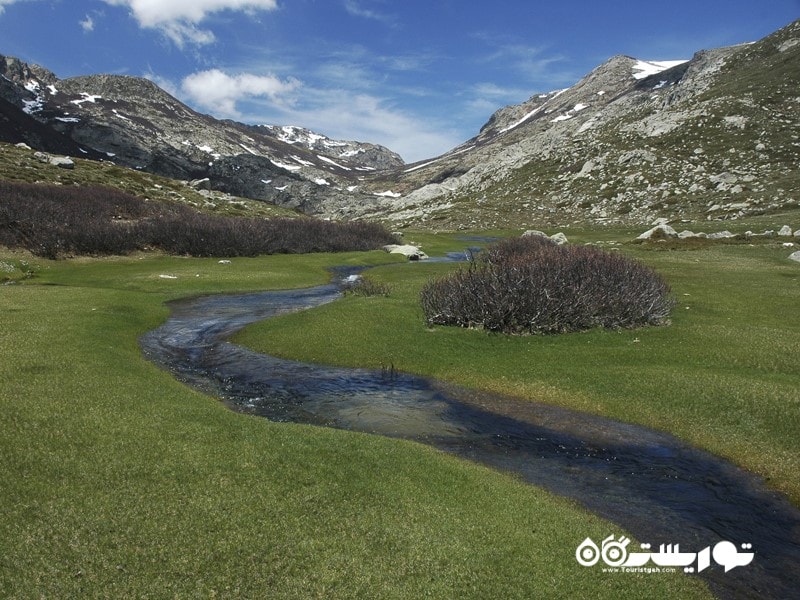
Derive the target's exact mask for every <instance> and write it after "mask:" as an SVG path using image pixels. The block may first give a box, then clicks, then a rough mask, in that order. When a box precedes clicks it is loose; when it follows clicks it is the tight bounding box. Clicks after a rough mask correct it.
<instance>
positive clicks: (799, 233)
mask: <svg viewBox="0 0 800 600" xmlns="http://www.w3.org/2000/svg"><path fill="white" fill-rule="evenodd" d="M794 237H800V229H798V230H797V231H795V232H794Z"/></svg>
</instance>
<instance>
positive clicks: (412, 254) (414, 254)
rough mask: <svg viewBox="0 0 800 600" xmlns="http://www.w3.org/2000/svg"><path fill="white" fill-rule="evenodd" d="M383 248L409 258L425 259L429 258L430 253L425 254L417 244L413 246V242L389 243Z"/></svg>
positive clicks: (390, 252)
mask: <svg viewBox="0 0 800 600" xmlns="http://www.w3.org/2000/svg"><path fill="white" fill-rule="evenodd" d="M383 249H384V250H385V251H386V252H388V253H389V254H402V255H403V256H405V257H406V258H408V260H425V259H426V258H428V255H427V254H425V253H424V252H423V251H422V250H420V249H419V248H417V247H416V246H412V245H411V244H404V245H399V244H389V245H387V246H384V247H383Z"/></svg>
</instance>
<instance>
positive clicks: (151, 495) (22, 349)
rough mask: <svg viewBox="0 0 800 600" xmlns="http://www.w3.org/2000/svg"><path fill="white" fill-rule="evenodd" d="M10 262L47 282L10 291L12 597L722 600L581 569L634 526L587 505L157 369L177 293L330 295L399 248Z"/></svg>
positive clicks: (2, 369) (6, 320)
mask: <svg viewBox="0 0 800 600" xmlns="http://www.w3.org/2000/svg"><path fill="white" fill-rule="evenodd" d="M0 260H2V261H3V262H5V263H7V264H14V265H20V264H22V263H23V262H24V263H25V264H26V265H28V266H27V268H28V269H29V270H30V271H31V272H32V274H33V277H32V278H28V279H25V280H23V281H21V282H20V283H18V284H14V285H7V286H3V287H2V288H0V314H2V315H3V318H2V321H3V324H2V327H0V356H2V357H3V358H2V360H0V382H2V385H0V448H1V449H2V452H0V481H2V482H3V484H2V485H0V506H1V507H2V510H0V596H2V597H4V598H40V597H48V598H102V597H114V598H150V597H152V598H164V597H170V598H173V597H178V598H189V597H198V598H213V597H222V598H398V599H402V598H409V599H412V598H413V599H416V598H421V597H426V598H476V599H478V598H480V599H482V598H492V597H503V598H534V597H548V598H556V597H562V598H580V597H583V598H586V597H592V598H609V599H611V598H614V599H618V598H619V599H626V598H628V599H633V598H641V597H642V596H648V597H656V598H667V597H669V598H706V597H708V595H707V593H706V592H705V591H704V585H703V583H702V581H700V580H698V579H695V578H690V577H685V576H682V575H677V574H676V575H658V576H652V575H647V574H636V573H619V574H615V575H614V576H603V575H601V574H599V573H598V571H597V570H595V569H586V568H583V567H580V566H579V565H578V564H577V563H576V561H575V556H574V553H575V548H576V547H577V546H578V545H579V544H580V543H581V542H582V541H583V540H584V539H585V538H586V537H587V536H589V537H592V538H593V539H602V538H603V537H604V536H606V535H609V534H610V533H615V534H617V533H622V531H620V530H619V528H618V527H616V526H614V525H612V524H610V523H608V522H605V521H602V520H600V519H598V518H597V517H595V516H593V515H589V514H587V513H586V512H585V511H583V510H581V509H579V508H577V507H576V506H575V505H574V504H573V503H571V502H568V501H565V500H563V499H560V498H556V497H553V496H551V495H549V494H547V493H544V492H542V491H541V490H538V489H536V488H533V487H531V486H527V485H524V484H522V483H521V482H519V481H517V480H515V479H514V478H512V477H508V476H506V475H503V474H501V473H497V472H493V471H491V470H489V469H486V468H483V467H480V466H476V465H472V464H469V463H467V462H465V461H461V460H457V459H455V458H453V457H450V456H447V455H446V454H443V453H441V452H437V451H435V450H433V449H431V448H428V447H425V446H422V445H419V444H414V443H409V442H404V441H401V440H396V439H389V438H382V437H377V436H370V435H363V434H358V433H350V432H345V431H337V430H333V429H325V428H320V427H310V426H300V425H294V424H289V423H271V422H269V421H266V420H264V419H260V418H255V417H249V416H244V415H240V414H236V413H233V412H232V411H230V410H229V409H227V408H226V407H225V406H224V404H222V403H221V402H219V401H218V400H216V399H214V398H209V397H207V396H203V395H202V394H199V393H196V392H194V391H192V390H191V389H189V388H188V387H186V386H184V385H183V384H181V383H180V382H178V381H176V380H175V379H174V378H173V377H172V376H171V375H170V374H169V373H166V372H164V371H162V370H160V369H158V368H157V367H155V366H154V365H152V364H150V363H148V362H147V361H146V360H145V359H144V358H143V357H142V355H141V352H140V350H139V347H138V344H137V339H138V337H139V336H140V335H141V334H142V333H144V332H145V331H147V330H149V329H151V328H154V327H156V326H158V324H159V323H160V322H161V321H162V320H163V319H164V318H165V317H166V315H167V308H166V307H165V305H164V302H165V301H166V300H168V299H171V298H176V297H182V296H187V295H196V294H208V293H212V292H222V291H247V290H259V289H268V288H288V287H302V286H309V285H316V284H321V283H324V282H325V281H326V280H327V279H328V273H327V271H326V268H328V267H331V266H334V265H357V264H361V265H364V264H371V265H378V264H388V263H389V262H393V261H396V258H393V257H391V256H390V255H388V254H386V253H384V252H373V253H369V254H363V253H362V254H350V253H345V254H337V255H331V254H310V255H302V256H301V255H273V256H267V257H258V258H239V259H234V260H232V261H231V262H230V263H229V264H219V261H217V260H214V259H197V258H186V257H177V258H176V257H165V256H158V255H152V254H150V255H136V256H132V257H101V258H80V259H73V260H59V261H50V260H45V259H40V258H34V257H32V256H30V255H29V254H27V253H23V252H21V251H16V252H10V251H5V250H2V249H0ZM407 267H408V265H406V264H395V266H394V267H393V269H394V271H395V272H397V273H405V275H407V276H409V275H413V274H414V273H415V272H414V271H412V270H409V269H407ZM16 270H19V269H16ZM163 273H170V274H172V275H173V276H174V278H171V279H163V278H160V276H159V275H160V274H163ZM376 280H378V281H385V279H384V278H383V277H381V279H380V280H379V279H378V278H377V277H376ZM394 296H395V293H394V286H393V291H392V294H391V295H390V296H389V297H382V296H381V297H372V298H364V297H358V296H353V297H351V298H349V299H347V300H344V301H343V302H345V303H348V304H349V307H350V309H352V308H353V304H352V302H357V303H364V304H372V305H374V306H375V307H380V308H381V310H384V309H386V308H387V307H386V306H385V305H384V302H393V301H394ZM334 304H337V303H334ZM305 312H316V311H305ZM388 312H389V313H390V314H391V313H392V312H394V311H393V310H389V311H388ZM357 313H359V314H356V315H355V316H356V323H355V331H357V332H359V333H358V337H354V338H352V339H351V340H350V341H349V342H348V343H349V344H350V345H355V346H357V347H359V348H360V349H363V348H365V347H367V346H368V345H369V344H365V343H364V342H365V340H363V339H361V337H360V336H361V335H362V327H363V326H364V325H365V323H364V322H363V321H362V316H363V315H361V314H360V311H357ZM349 321H350V319H349V317H347V314H346V313H345V318H343V319H342V320H340V321H338V323H337V324H336V326H337V327H338V328H339V329H340V330H341V331H342V332H344V333H347V332H348V331H350V330H351V327H350V323H349ZM344 324H346V325H344ZM343 325H344V326H343ZM308 333H310V334H311V335H312V337H313V336H314V335H315V334H314V332H308ZM396 333H399V332H396ZM321 343H322V341H317V342H315V343H314V345H315V346H319V345H320V344H321Z"/></svg>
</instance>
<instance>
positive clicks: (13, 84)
mask: <svg viewBox="0 0 800 600" xmlns="http://www.w3.org/2000/svg"><path fill="white" fill-rule="evenodd" d="M0 74H2V76H3V77H2V78H0V139H3V140H6V141H26V142H28V143H29V144H30V145H31V146H35V147H41V148H42V149H48V146H49V147H51V148H53V150H52V151H60V152H64V153H70V152H74V151H75V150H76V149H77V151H78V152H82V153H86V156H87V157H90V158H94V157H102V158H104V159H105V160H113V161H115V162H117V163H119V164H121V165H124V166H131V167H136V168H140V169H143V170H146V171H150V172H153V173H156V174H160V175H166V176H170V177H175V178H181V179H199V178H208V180H209V181H208V185H209V186H210V187H213V188H215V189H219V190H222V191H225V192H228V193H231V194H235V195H238V196H243V197H247V198H253V199H258V200H266V201H269V202H272V203H275V204H277V205H279V206H285V207H290V208H296V209H299V210H301V211H303V212H306V213H308V214H314V215H318V216H323V217H328V218H377V219H382V220H385V221H389V222H392V223H394V224H395V225H396V226H397V227H402V226H407V225H415V226H420V225H427V226H432V227H436V228H489V227H508V226H513V227H533V226H545V225H547V224H552V225H558V224H566V223H571V222H583V221H587V220H591V221H595V222H605V223H643V222H649V221H652V220H653V219H655V218H658V217H665V218H668V219H671V220H680V219H693V220H697V219H735V218H739V217H742V216H746V215H754V214H764V213H770V212H774V211H780V210H785V209H787V208H796V207H798V200H800V174H799V173H800V171H798V169H797V165H798V162H800V160H798V159H799V158H800V118H798V115H800V92H798V90H800V21H796V22H794V23H792V24H790V25H788V26H787V27H785V28H783V29H781V30H779V31H777V32H775V33H774V34H772V35H770V36H767V37H766V38H764V39H762V40H760V41H758V42H754V43H747V44H741V45H737V46H731V47H725V48H716V49H710V50H702V51H699V52H697V53H696V54H695V55H694V56H693V57H690V58H688V59H687V60H674V61H643V60H639V59H636V58H632V57H629V56H615V57H612V58H611V59H609V60H608V61H607V62H605V63H604V64H602V65H600V66H598V67H597V68H596V69H594V70H593V71H592V72H591V73H589V74H588V75H586V77H584V78H583V79H582V80H581V81H579V82H578V83H577V84H575V85H574V86H572V87H570V88H568V89H563V90H556V91H551V92H547V93H541V94H536V95H534V96H532V97H531V98H530V99H529V100H527V101H526V102H524V103H522V104H520V105H517V106H509V107H505V108H501V109H500V110H498V111H497V112H495V113H494V114H493V115H492V116H491V117H490V118H489V120H488V122H487V123H486V124H485V125H484V126H483V127H482V128H481V130H480V131H479V132H478V133H477V135H476V136H475V137H473V138H472V139H470V140H468V141H467V142H465V143H464V144H462V145H460V146H458V147H456V148H454V149H453V150H451V151H449V152H447V153H445V154H444V155H442V156H439V157H435V158H432V159H430V160H427V161H421V162H419V163H415V164H411V165H405V164H403V162H402V160H401V159H400V157H399V156H397V155H396V154H394V153H392V152H391V151H389V150H387V149H386V148H383V147H381V146H377V145H372V144H366V143H359V142H341V141H336V140H330V139H328V138H327V137H325V136H322V135H319V134H317V133H314V132H311V131H309V130H307V129H303V128H301V127H280V126H267V125H259V126H253V125H245V124H242V123H237V122H234V121H220V120H216V119H213V118H212V117H209V116H207V115H202V114H199V113H197V112H195V111H193V110H191V109H190V108H189V107H187V106H185V105H184V104H182V103H181V102H179V101H178V100H176V99H175V98H173V97H172V96H170V95H169V94H167V93H166V92H164V91H163V90H161V89H159V88H158V87H157V86H156V85H155V84H153V83H152V82H150V81H148V80H145V79H139V78H134V77H121V76H110V75H94V76H87V77H75V78H71V79H64V80H59V79H58V78H57V77H56V76H55V75H53V74H52V73H50V72H49V71H47V70H46V69H44V68H42V67H38V66H35V65H25V64H24V63H21V62H20V61H18V60H17V59H13V58H0ZM70 144H71V146H70ZM56 147H59V148H64V150H56V149H55V148H56Z"/></svg>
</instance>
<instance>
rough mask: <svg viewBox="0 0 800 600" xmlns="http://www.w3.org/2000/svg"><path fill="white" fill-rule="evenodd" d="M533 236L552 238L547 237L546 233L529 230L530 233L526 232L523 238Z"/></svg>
mask: <svg viewBox="0 0 800 600" xmlns="http://www.w3.org/2000/svg"><path fill="white" fill-rule="evenodd" d="M531 236H536V237H550V236H549V235H547V234H546V233H545V232H544V231H539V230H538V229H528V231H526V232H525V233H523V234H522V236H521V237H531Z"/></svg>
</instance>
